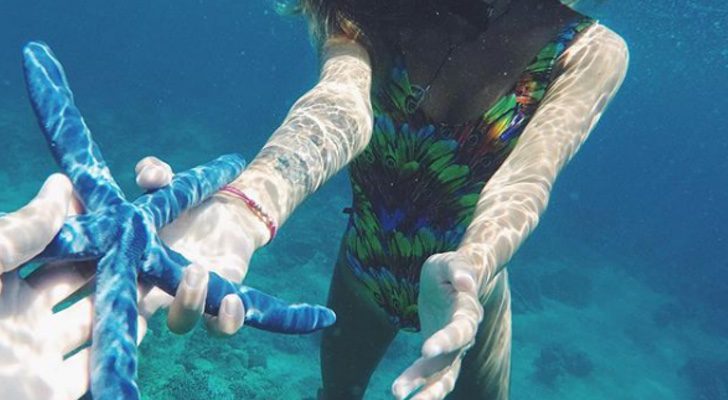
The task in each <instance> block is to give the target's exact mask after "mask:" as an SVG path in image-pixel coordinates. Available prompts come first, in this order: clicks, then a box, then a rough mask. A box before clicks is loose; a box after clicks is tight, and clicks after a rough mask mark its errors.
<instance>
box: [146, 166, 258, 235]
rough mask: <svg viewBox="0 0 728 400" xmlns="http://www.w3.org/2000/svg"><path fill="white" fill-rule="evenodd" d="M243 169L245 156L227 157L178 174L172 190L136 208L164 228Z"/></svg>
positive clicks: (148, 197)
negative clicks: (143, 211)
mask: <svg viewBox="0 0 728 400" xmlns="http://www.w3.org/2000/svg"><path fill="white" fill-rule="evenodd" d="M243 168H245V159H244V158H243V157H242V156H241V155H238V154H228V155H224V156H222V157H219V158H217V159H216V160H213V161H211V162H209V163H207V164H205V165H201V166H199V167H195V168H192V169H190V170H188V171H185V172H181V173H178V174H176V175H175V176H174V179H173V180H172V182H171V183H170V184H169V185H168V186H166V187H164V188H161V189H159V190H156V191H154V192H153V193H150V194H147V195H144V196H142V197H140V198H139V199H137V200H136V201H135V202H134V204H135V205H137V206H139V207H142V208H143V209H144V210H145V211H146V212H147V213H148V214H149V215H151V217H152V218H153V220H154V225H155V226H156V227H157V228H161V227H162V226H164V225H166V224H168V223H170V222H171V221H174V220H175V219H176V218H177V217H178V216H179V214H180V213H181V212H183V211H185V210H187V209H189V208H192V207H195V206H197V205H199V204H200V203H202V202H203V201H204V200H205V199H207V198H208V197H210V196H212V195H213V194H215V193H216V192H217V191H218V190H220V188H222V187H223V186H225V185H227V184H228V183H230V182H232V181H233V180H234V179H235V178H236V177H237V176H238V175H239V174H240V172H241V171H242V170H243Z"/></svg>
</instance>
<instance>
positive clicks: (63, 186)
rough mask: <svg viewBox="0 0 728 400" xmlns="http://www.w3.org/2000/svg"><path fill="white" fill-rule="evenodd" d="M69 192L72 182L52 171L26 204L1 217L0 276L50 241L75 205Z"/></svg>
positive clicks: (40, 249)
mask: <svg viewBox="0 0 728 400" xmlns="http://www.w3.org/2000/svg"><path fill="white" fill-rule="evenodd" d="M72 193H73V186H72V185H71V181H69V180H68V178H66V177H65V176H64V175H61V174H53V175H51V176H50V177H48V179H47V180H46V181H45V183H44V184H43V187H42V188H41V189H40V192H38V195H36V197H35V198H34V199H33V200H32V201H31V202H30V203H28V204H27V205H26V206H25V207H23V208H21V209H20V210H18V211H16V212H14V213H11V214H7V215H2V216H0V275H2V274H4V273H5V272H10V271H12V270H14V269H15V268H17V267H18V266H19V265H21V264H23V263H25V262H26V261H28V260H30V259H31V258H33V257H35V255H36V254H38V253H40V252H41V251H42V250H43V249H44V248H45V247H46V246H47V245H48V243H50V242H51V240H52V239H53V237H54V236H56V233H58V231H59V230H60V229H61V226H62V225H63V221H64V220H65V218H66V215H67V213H68V211H69V207H73V206H75V207H77V203H75V202H74V201H73V195H72ZM0 215H1V214H0ZM0 290H2V281H0Z"/></svg>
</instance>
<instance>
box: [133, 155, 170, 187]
mask: <svg viewBox="0 0 728 400" xmlns="http://www.w3.org/2000/svg"><path fill="white" fill-rule="evenodd" d="M134 172H135V173H136V183H137V185H138V186H139V187H140V188H142V189H144V190H154V189H159V188H160V187H163V186H167V185H169V183H170V182H171V181H172V177H173V176H174V172H172V168H171V167H170V166H169V164H167V163H165V162H164V161H162V160H160V159H158V158H156V157H144V158H142V159H141V160H140V161H139V162H138V163H137V165H136V167H134Z"/></svg>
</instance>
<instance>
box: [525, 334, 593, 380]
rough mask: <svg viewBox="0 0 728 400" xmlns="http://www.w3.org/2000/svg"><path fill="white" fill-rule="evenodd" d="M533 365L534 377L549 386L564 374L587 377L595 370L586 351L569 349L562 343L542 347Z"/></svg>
mask: <svg viewBox="0 0 728 400" xmlns="http://www.w3.org/2000/svg"><path fill="white" fill-rule="evenodd" d="M533 365H534V367H535V372H534V375H533V376H534V379H535V380H536V381H537V382H540V383H542V384H543V385H545V386H548V387H553V386H554V385H555V383H556V381H557V380H558V379H559V378H560V377H561V376H563V375H571V376H573V377H576V378H586V377H587V376H589V375H590V374H591V373H592V371H593V370H594V365H593V364H592V362H591V360H590V359H589V357H588V356H587V354H586V353H584V352H583V351H580V350H572V349H569V348H567V347H566V346H563V345H561V344H551V345H548V346H546V347H544V348H542V349H541V353H540V354H539V356H538V357H537V358H536V359H535V360H534V362H533Z"/></svg>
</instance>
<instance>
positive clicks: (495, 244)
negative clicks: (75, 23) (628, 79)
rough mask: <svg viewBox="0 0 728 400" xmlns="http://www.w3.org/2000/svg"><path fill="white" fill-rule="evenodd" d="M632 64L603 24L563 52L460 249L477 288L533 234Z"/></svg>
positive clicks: (622, 44) (482, 197) (624, 47)
mask: <svg viewBox="0 0 728 400" xmlns="http://www.w3.org/2000/svg"><path fill="white" fill-rule="evenodd" d="M628 63H629V55H628V50H627V45H626V44H625V42H624V41H623V40H622V38H621V37H619V36H618V35H617V34H616V33H614V32H612V31H611V30H609V29H608V28H606V27H604V26H602V25H595V26H593V27H591V28H589V29H588V30H586V31H585V32H584V33H583V34H582V37H580V38H579V39H578V40H577V41H576V42H574V43H573V44H572V45H571V46H570V47H569V49H567V51H566V52H565V53H564V55H563V58H562V60H561V67H562V68H561V70H560V74H559V76H558V77H557V78H556V79H555V80H554V82H553V83H552V85H551V86H550V87H549V89H548V92H547V93H546V97H545V98H544V100H543V102H542V103H541V106H540V108H539V110H538V111H537V112H536V114H535V115H534V117H533V119H532V120H531V122H530V123H529V124H528V126H527V127H526V129H525V130H524V132H523V134H522V135H521V137H520V138H519V141H518V144H517V145H516V148H515V149H514V150H513V152H512V153H511V155H510V156H509V157H508V159H507V160H506V161H505V162H504V163H503V165H502V166H501V167H500V169H499V170H498V172H496V173H495V175H494V176H493V177H492V178H491V179H490V181H488V183H487V184H486V185H485V187H484V188H483V191H482V192H481V195H480V199H479V200H478V204H477V207H476V210H475V216H474V218H473V222H472V223H471V224H470V226H469V227H468V230H467V231H466V233H465V237H464V238H463V241H462V243H461V245H460V249H459V251H464V252H465V254H468V255H471V256H472V257H473V259H474V261H475V264H476V265H479V266H482V267H483V269H482V271H479V274H478V277H479V280H480V283H487V282H489V281H490V278H491V277H492V276H493V275H495V273H496V272H497V271H498V270H499V269H501V268H502V267H503V266H504V265H505V264H506V263H507V262H508V261H509V260H510V259H511V257H512V256H513V254H514V252H515V251H516V250H517V249H518V247H519V246H520V245H521V243H522V242H523V241H524V239H525V238H526V237H527V236H528V235H529V233H531V231H532V230H533V229H534V228H535V227H536V225H537V224H538V221H539V216H540V215H541V213H542V212H543V211H544V210H545V208H546V205H547V203H548V199H549V195H550V193H551V188H552V186H553V183H554V181H555V180H556V177H557V176H558V174H559V172H560V171H561V169H562V168H563V167H564V165H566V163H567V162H568V161H569V160H570V159H571V158H572V157H573V156H574V154H575V153H576V152H577V150H578V149H579V147H580V146H581V144H582V143H583V142H584V141H585V140H586V138H587V137H588V136H589V133H590V132H591V130H592V129H593V128H594V126H595V125H596V123H597V122H598V121H599V118H600V117H601V115H602V113H603V112H604V110H605V108H606V106H607V104H608V103H609V101H610V100H611V99H612V97H614V94H615V93H616V92H617V90H618V89H619V87H620V85H621V84H622V81H623V80H624V77H625V73H626V71H627V66H628ZM482 286H485V285H484V284H483V285H482Z"/></svg>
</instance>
